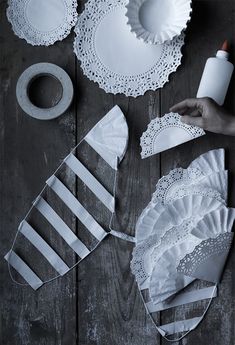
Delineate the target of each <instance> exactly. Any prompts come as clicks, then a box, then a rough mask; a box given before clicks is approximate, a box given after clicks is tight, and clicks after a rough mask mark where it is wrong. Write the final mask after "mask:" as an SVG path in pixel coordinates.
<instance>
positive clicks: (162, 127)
mask: <svg viewBox="0 0 235 345" xmlns="http://www.w3.org/2000/svg"><path fill="white" fill-rule="evenodd" d="M180 118H181V117H180V115H179V114H177V113H169V114H166V115H164V116H163V117H161V118H156V119H154V120H152V121H151V122H150V124H149V125H148V128H147V131H146V132H144V133H143V134H142V137H141V138H140V145H141V147H142V152H141V158H146V157H149V156H152V155H154V154H156V153H159V152H162V151H165V150H168V149H170V148H171V147H175V146H177V145H180V144H183V143H185V142H187V141H190V140H193V139H195V138H197V137H200V136H202V135H204V134H205V132H204V131H203V129H201V128H199V127H196V126H189V125H186V124H184V123H182V122H181V121H180Z"/></svg>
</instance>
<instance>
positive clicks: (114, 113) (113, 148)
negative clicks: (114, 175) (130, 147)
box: [84, 105, 128, 170]
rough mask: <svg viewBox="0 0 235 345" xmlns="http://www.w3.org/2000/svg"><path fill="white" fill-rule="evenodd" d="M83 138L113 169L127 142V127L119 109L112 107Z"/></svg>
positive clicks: (123, 153) (119, 159) (124, 150)
mask: <svg viewBox="0 0 235 345" xmlns="http://www.w3.org/2000/svg"><path fill="white" fill-rule="evenodd" d="M84 140H85V141H86V142H87V143H88V144H89V145H90V146H91V147H92V148H93V149H94V150H95V151H97V153H98V154H99V155H100V156H101V157H103V158H104V160H105V161H106V162H107V163H108V164H109V165H110V166H111V167H112V168H113V169H115V170H117V166H118V163H120V162H121V160H122V159H123V157H124V155H125V153H126V149H127V144H128V127H127V123H126V119H125V117H124V115H123V113H122V111H121V109H120V108H119V107H118V106H117V105H116V106H115V107H114V108H112V109H111V110H110V111H109V112H108V113H107V114H106V115H105V116H104V117H103V118H102V119H101V120H100V121H99V122H98V123H97V124H96V126H95V127H93V128H92V129H91V131H90V132H89V133H88V134H87V135H86V136H85V138H84Z"/></svg>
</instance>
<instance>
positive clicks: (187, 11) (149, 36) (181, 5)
mask: <svg viewBox="0 0 235 345" xmlns="http://www.w3.org/2000/svg"><path fill="white" fill-rule="evenodd" d="M146 1H147V0H129V2H128V4H127V5H126V8H127V12H126V17H127V18H128V21H127V24H128V25H129V26H130V29H131V32H133V33H134V34H135V35H136V37H137V38H138V39H141V40H143V41H144V42H146V43H150V44H162V43H164V42H168V41H171V40H172V39H173V38H175V37H176V36H179V35H180V34H181V33H182V32H183V31H184V30H185V29H186V28H187V25H188V23H189V21H190V20H191V13H192V1H191V0H183V1H182V0H174V2H175V7H176V9H177V11H176V12H177V14H176V15H175V21H174V23H172V24H171V26H168V25H165V28H163V29H162V30H161V31H159V32H155V33H154V32H151V31H149V30H147V29H146V28H145V27H144V26H143V25H142V23H141V21H140V18H139V11H140V8H141V6H142V5H143V4H144V2H146ZM180 16H181V17H180Z"/></svg>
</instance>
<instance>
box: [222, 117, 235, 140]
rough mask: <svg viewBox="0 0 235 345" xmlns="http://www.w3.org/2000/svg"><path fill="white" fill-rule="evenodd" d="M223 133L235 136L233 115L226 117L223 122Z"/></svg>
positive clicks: (234, 118)
mask: <svg viewBox="0 0 235 345" xmlns="http://www.w3.org/2000/svg"><path fill="white" fill-rule="evenodd" d="M222 133H223V134H225V135H232V136H235V117H233V116H232V115H230V116H228V117H226V118H225V119H224V121H223V124H222Z"/></svg>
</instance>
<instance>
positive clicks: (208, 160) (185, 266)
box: [131, 149, 235, 333]
mask: <svg viewBox="0 0 235 345" xmlns="http://www.w3.org/2000/svg"><path fill="white" fill-rule="evenodd" d="M227 184H228V175H227V171H226V170H225V169H224V150H223V149H218V150H212V151H209V152H207V153H205V154H203V155H201V156H200V157H198V158H197V159H195V160H194V161H193V162H192V163H191V164H190V165H189V167H188V168H187V169H182V168H176V169H174V170H172V171H171V172H170V173H169V174H168V175H166V176H164V177H162V178H161V179H160V180H159V181H158V183H157V186H156V191H155V192H154V193H153V196H152V200H151V201H150V203H149V204H148V206H147V207H146V208H145V209H144V211H143V212H142V214H141V215H140V217H139V219H138V222H137V225H136V247H135V248H134V251H133V259H132V262H131V269H132V272H133V273H134V275H135V277H136V281H137V283H138V287H139V289H140V291H142V290H145V289H147V292H148V296H149V297H148V298H149V300H147V301H145V302H146V307H147V310H148V311H149V313H150V314H151V313H152V312H156V311H160V310H164V309H167V308H170V307H172V306H176V305H182V304H186V303H189V302H193V301H195V300H196V298H195V295H194V300H192V299H189V301H188V297H189V295H186V294H182V295H181V297H179V294H177V293H178V292H181V290H182V289H183V288H184V287H186V286H187V285H189V284H190V283H191V282H192V281H194V280H195V279H202V280H206V281H209V282H213V283H215V284H217V283H218V282H219V281H220V278H221V274H222V271H223V268H224V264H225V261H226V258H227V255H228V252H229V249H230V246H231V242H232V238H233V233H232V232H231V230H232V225H233V221H234V218H235V209H231V208H227V206H226V202H227ZM215 287H216V286H215ZM199 291H200V290H199ZM208 291H210V292H211V294H209V295H208ZM214 291H215V290H205V289H204V290H203V291H201V293H200V296H198V298H197V300H200V299H206V298H209V297H214ZM194 293H195V291H194ZM191 297H192V296H191ZM175 298H178V299H180V301H179V300H178V302H174V299H175ZM184 321H187V320H184ZM198 321H199V320H198ZM190 327H191V328H190ZM192 328H195V325H194V326H192V325H191V326H189V327H188V328H187V326H184V327H181V328H180V327H179V328H178V331H187V330H190V329H192ZM174 330H175V331H177V327H175V329H174ZM165 333H168V332H167V331H166V332H165ZM173 333H175V332H173Z"/></svg>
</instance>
